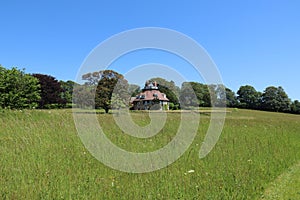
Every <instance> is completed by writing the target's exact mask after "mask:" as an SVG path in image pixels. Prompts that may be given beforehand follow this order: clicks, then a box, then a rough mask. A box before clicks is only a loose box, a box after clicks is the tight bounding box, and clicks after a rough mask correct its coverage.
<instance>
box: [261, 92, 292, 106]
mask: <svg viewBox="0 0 300 200" xmlns="http://www.w3.org/2000/svg"><path fill="white" fill-rule="evenodd" d="M261 106H262V109H264V110H268V111H275V112H288V111H290V99H289V98H288V95H287V94H286V93H285V91H284V90H283V88H282V87H280V86H279V87H278V88H277V87H274V86H270V87H267V88H266V89H265V91H264V93H263V94H262V104H261Z"/></svg>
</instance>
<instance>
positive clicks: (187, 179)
mask: <svg viewBox="0 0 300 200" xmlns="http://www.w3.org/2000/svg"><path fill="white" fill-rule="evenodd" d="M229 111H230V112H228V113H227V116H226V122H225V126H224V129H223V132H222V135H221V137H220V139H219V141H218V143H217V144H216V146H215V148H214V149H213V151H211V152H210V153H209V154H208V156H206V157H205V158H203V159H199V157H198V153H199V149H200V146H201V143H202V141H203V138H204V136H205V133H206V130H207V128H208V125H209V120H210V115H209V114H208V113H200V116H201V121H200V125H199V129H198V133H197V136H196V138H195V140H194V142H193V144H192V145H191V146H190V148H189V149H188V150H187V151H186V152H185V153H184V154H183V156H182V157H180V158H179V159H178V160H177V161H176V162H174V163H173V164H171V165H169V166H168V167H166V168H163V169H161V170H158V171H155V172H151V173H143V174H132V173H125V172H120V171H117V170H113V169H111V168H109V167H107V166H105V165H103V164H102V163H101V162H99V161H98V160H96V159H95V158H94V157H93V156H92V155H91V154H90V153H89V151H88V150H87V149H86V148H85V147H84V145H83V144H82V142H81V140H80V138H79V137H78V135H77V132H76V129H75V125H74V121H73V117H72V111H71V110H67V109H66V110H21V111H19V110H15V111H8V110H2V111H0V124H1V125H0V195H1V196H0V199H289V198H290V199H300V182H299V180H300V170H299V168H300V164H299V162H300V115H292V114H284V113H271V112H262V111H251V110H241V109H229ZM97 117H98V120H99V123H100V124H101V126H102V128H103V129H104V130H105V133H106V134H107V137H108V138H110V139H111V141H113V142H114V143H115V144H116V145H118V146H120V147H122V148H124V149H126V150H129V151H136V152H147V151H152V150H155V149H157V148H160V147H162V146H164V145H165V144H167V143H168V142H169V141H170V140H171V139H172V138H173V137H174V134H175V133H176V130H177V128H178V126H179V123H180V113H175V112H174V113H172V112H170V113H168V120H167V123H166V125H165V127H164V128H163V129H162V130H161V132H160V133H159V134H157V135H156V136H153V137H152V138H148V139H137V138H133V137H131V136H129V135H126V134H122V132H121V130H120V129H119V128H118V126H117V125H116V124H115V123H114V120H113V117H112V114H98V115H97ZM132 118H133V120H134V121H135V122H136V123H137V124H139V125H141V126H145V125H147V124H148V123H149V122H150V121H149V116H148V114H147V113H146V112H133V113H132ZM112 156H113V155H112Z"/></svg>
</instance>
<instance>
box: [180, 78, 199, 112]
mask: <svg viewBox="0 0 300 200" xmlns="http://www.w3.org/2000/svg"><path fill="white" fill-rule="evenodd" d="M179 100H180V107H181V108H183V109H188V108H190V107H199V101H198V99H197V96H196V94H195V92H194V90H193V87H192V86H191V84H190V83H189V82H183V83H182V86H181V90H180V97H179Z"/></svg>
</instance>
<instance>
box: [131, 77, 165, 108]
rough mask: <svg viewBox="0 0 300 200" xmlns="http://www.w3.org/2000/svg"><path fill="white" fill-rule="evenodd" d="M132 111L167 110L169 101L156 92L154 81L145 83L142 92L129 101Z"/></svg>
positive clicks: (156, 87) (163, 95)
mask: <svg viewBox="0 0 300 200" xmlns="http://www.w3.org/2000/svg"><path fill="white" fill-rule="evenodd" d="M131 103H132V104H133V109H134V110H150V109H151V110H162V109H167V110H169V99H168V98H167V96H166V95H165V94H164V93H161V92H160V91H159V90H158V86H157V83H156V81H155V82H153V83H151V82H149V81H146V83H145V87H144V88H143V90H142V92H141V93H140V94H138V95H137V96H136V97H133V98H132V99H131Z"/></svg>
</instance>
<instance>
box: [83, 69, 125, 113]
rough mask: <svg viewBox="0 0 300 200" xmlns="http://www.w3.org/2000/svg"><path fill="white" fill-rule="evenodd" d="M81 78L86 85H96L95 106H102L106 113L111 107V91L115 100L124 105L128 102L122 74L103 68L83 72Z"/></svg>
mask: <svg viewBox="0 0 300 200" xmlns="http://www.w3.org/2000/svg"><path fill="white" fill-rule="evenodd" d="M82 79H83V80H86V81H87V82H86V83H85V84H86V85H89V86H96V91H95V108H103V109H104V110H105V112H106V113H108V111H109V109H111V108H112V103H113V102H112V94H113V93H114V94H117V95H116V96H114V101H115V102H119V103H120V101H123V103H124V105H127V104H128V102H129V98H130V95H129V94H128V82H127V80H125V79H124V77H123V75H121V74H119V73H117V72H115V71H113V70H103V71H99V72H93V73H88V74H84V75H83V76H82ZM116 98H117V99H116ZM119 103H118V104H119Z"/></svg>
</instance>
